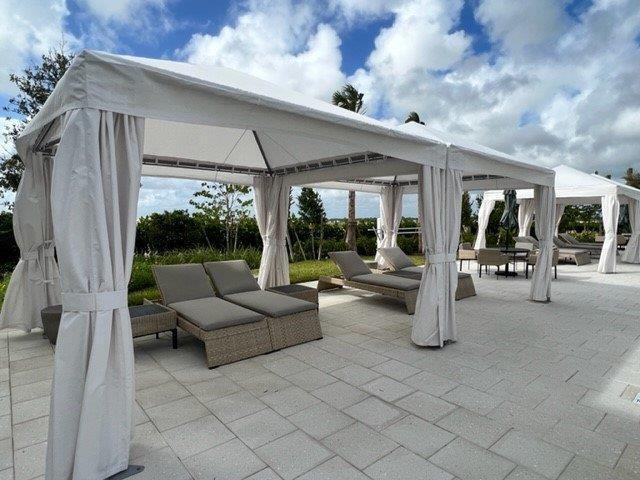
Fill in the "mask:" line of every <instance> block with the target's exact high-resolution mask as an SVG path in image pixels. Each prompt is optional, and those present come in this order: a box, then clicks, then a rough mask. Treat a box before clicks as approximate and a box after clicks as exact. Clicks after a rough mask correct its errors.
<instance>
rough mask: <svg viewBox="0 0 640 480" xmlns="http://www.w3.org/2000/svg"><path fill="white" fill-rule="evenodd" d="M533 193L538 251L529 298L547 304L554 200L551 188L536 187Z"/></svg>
mask: <svg viewBox="0 0 640 480" xmlns="http://www.w3.org/2000/svg"><path fill="white" fill-rule="evenodd" d="M534 192H535V197H534V205H535V217H536V236H537V237H538V245H539V249H540V251H539V253H538V259H537V261H536V266H535V269H534V271H533V277H532V278H531V291H530V294H529V298H530V299H531V300H534V301H536V302H547V301H549V300H551V276H552V270H553V266H552V263H553V229H554V227H555V218H554V217H555V203H556V198H555V192H554V188H553V187H544V186H537V187H536V188H535V189H534Z"/></svg>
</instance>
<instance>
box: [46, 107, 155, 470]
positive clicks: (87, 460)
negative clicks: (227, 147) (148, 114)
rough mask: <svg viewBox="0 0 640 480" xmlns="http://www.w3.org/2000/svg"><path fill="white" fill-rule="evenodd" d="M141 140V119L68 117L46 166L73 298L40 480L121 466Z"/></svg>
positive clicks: (92, 114)
mask: <svg viewBox="0 0 640 480" xmlns="http://www.w3.org/2000/svg"><path fill="white" fill-rule="evenodd" d="M143 135H144V120H143V119H140V118H136V117H130V116H127V115H120V114H114V113H112V112H104V111H99V110H93V109H80V110H74V111H71V112H69V114H68V122H67V124H66V127H65V129H64V131H63V135H62V139H61V142H60V145H59V147H58V151H57V154H56V158H55V161H54V171H53V181H52V188H51V205H52V215H53V225H54V231H55V236H56V239H57V241H58V246H57V251H58V259H59V262H60V279H61V284H62V289H63V292H65V293H66V294H67V295H69V294H75V295H70V296H69V297H67V298H66V299H65V293H63V299H64V300H63V314H62V319H61V322H60V330H59V333H58V341H57V347H56V354H55V364H54V380H53V386H52V391H51V414H50V417H49V435H48V445H47V448H48V449H47V466H46V478H47V480H54V479H55V480H57V479H71V478H74V479H86V480H94V479H95V480H98V479H100V480H102V479H104V478H106V477H108V476H110V475H113V474H115V473H117V472H119V471H121V470H124V469H125V468H127V465H128V461H129V445H130V440H131V428H132V418H133V415H132V413H133V410H132V409H133V401H134V372H133V342H132V338H131V321H130V319H129V310H128V309H127V303H126V290H127V284H128V282H129V278H130V275H131V266H132V262H133V249H134V241H135V229H136V209H137V203H138V192H139V187H140V167H141V161H142V148H143ZM78 294H79V295H78ZM94 308H96V309H94ZM98 308H100V309H98Z"/></svg>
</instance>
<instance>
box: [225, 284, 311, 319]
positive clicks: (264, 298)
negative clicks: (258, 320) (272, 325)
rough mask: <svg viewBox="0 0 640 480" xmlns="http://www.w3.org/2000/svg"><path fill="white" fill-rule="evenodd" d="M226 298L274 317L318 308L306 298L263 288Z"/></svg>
mask: <svg viewBox="0 0 640 480" xmlns="http://www.w3.org/2000/svg"><path fill="white" fill-rule="evenodd" d="M224 299H225V300H228V301H230V302H233V303H236V304H238V305H241V306H243V307H246V308H249V309H251V310H254V311H256V312H260V313H262V314H264V315H267V316H268V317H273V318H277V317H284V316H285V315H291V314H293V313H300V312H306V311H308V310H315V309H316V308H318V306H317V305H316V304H315V303H311V302H307V301H306V300H300V299H298V298H293V297H287V296H286V295H282V294H280V293H274V292H265V291H263V290H259V291H253V292H242V293H234V294H231V295H225V297H224Z"/></svg>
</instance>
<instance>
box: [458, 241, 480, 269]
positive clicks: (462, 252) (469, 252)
mask: <svg viewBox="0 0 640 480" xmlns="http://www.w3.org/2000/svg"><path fill="white" fill-rule="evenodd" d="M477 256H478V254H477V252H476V251H475V250H474V249H473V246H472V245H471V244H470V243H468V242H463V243H461V244H460V246H459V247H458V260H460V270H462V261H463V260H466V261H467V267H470V266H471V260H475V259H476V258H477Z"/></svg>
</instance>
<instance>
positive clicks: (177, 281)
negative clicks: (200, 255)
mask: <svg viewBox="0 0 640 480" xmlns="http://www.w3.org/2000/svg"><path fill="white" fill-rule="evenodd" d="M151 271H152V272H153V276H154V277H155V279H156V284H157V285H158V288H159V289H160V294H161V295H162V300H163V302H164V304H165V305H171V304H172V303H176V302H184V301H186V300H197V299H199V298H206V297H215V295H216V294H215V291H214V290H213V286H212V285H211V281H210V280H209V277H208V276H207V273H206V272H205V271H204V267H203V266H202V264H200V263H184V264H181V265H153V266H152V267H151Z"/></svg>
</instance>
